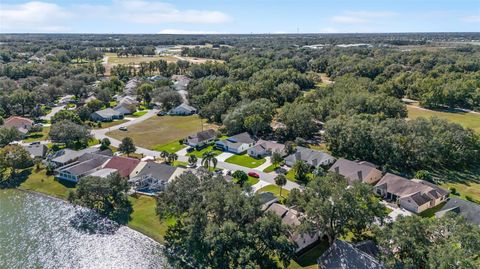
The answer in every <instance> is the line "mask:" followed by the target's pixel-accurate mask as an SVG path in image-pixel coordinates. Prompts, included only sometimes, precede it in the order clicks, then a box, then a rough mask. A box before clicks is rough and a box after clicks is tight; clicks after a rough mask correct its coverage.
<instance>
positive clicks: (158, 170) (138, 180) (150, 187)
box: [128, 162, 186, 194]
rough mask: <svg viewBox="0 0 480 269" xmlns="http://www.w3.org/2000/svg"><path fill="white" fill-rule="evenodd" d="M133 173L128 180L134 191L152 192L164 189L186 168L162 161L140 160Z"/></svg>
mask: <svg viewBox="0 0 480 269" xmlns="http://www.w3.org/2000/svg"><path fill="white" fill-rule="evenodd" d="M139 167H141V168H140V169H139V170H138V171H136V173H135V175H131V179H130V180H129V181H128V182H129V183H130V184H131V185H132V186H133V188H134V190H135V191H138V192H144V193H149V194H153V193H156V192H159V191H162V190H164V189H165V187H166V185H167V184H168V183H169V182H171V181H172V180H174V179H175V178H176V177H177V176H179V175H181V174H182V173H183V172H185V171H186V170H185V169H183V168H180V167H175V166H170V165H167V164H164V163H155V162H141V163H140V165H139Z"/></svg>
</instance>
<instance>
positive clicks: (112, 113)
mask: <svg viewBox="0 0 480 269" xmlns="http://www.w3.org/2000/svg"><path fill="white" fill-rule="evenodd" d="M90 118H91V119H92V120H93V121H112V120H118V119H122V118H123V114H122V113H121V112H120V111H118V110H115V109H113V108H105V109H102V110H98V111H95V112H93V113H92V114H91V115H90Z"/></svg>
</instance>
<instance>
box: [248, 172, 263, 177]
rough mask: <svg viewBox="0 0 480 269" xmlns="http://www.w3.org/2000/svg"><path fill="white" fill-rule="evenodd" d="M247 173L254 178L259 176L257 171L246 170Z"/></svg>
mask: <svg viewBox="0 0 480 269" xmlns="http://www.w3.org/2000/svg"><path fill="white" fill-rule="evenodd" d="M248 175H249V176H251V177H254V178H259V177H260V175H259V174H258V173H256V172H253V171H250V172H248Z"/></svg>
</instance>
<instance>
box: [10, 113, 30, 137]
mask: <svg viewBox="0 0 480 269" xmlns="http://www.w3.org/2000/svg"><path fill="white" fill-rule="evenodd" d="M3 126H4V127H15V128H17V129H18V131H20V132H21V133H23V134H26V133H28V130H29V129H30V128H31V127H32V126H33V121H32V120H31V119H27V118H24V117H19V116H11V117H9V118H7V119H6V120H5V121H4V122H3Z"/></svg>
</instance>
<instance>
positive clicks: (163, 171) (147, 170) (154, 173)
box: [135, 162, 177, 181]
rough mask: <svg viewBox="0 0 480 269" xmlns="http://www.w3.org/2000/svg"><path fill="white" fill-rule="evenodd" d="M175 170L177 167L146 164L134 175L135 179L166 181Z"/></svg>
mask: <svg viewBox="0 0 480 269" xmlns="http://www.w3.org/2000/svg"><path fill="white" fill-rule="evenodd" d="M176 170H177V167H174V166H170V165H167V164H163V163H154V162H148V163H147V164H145V166H144V167H143V168H142V170H140V172H138V174H137V175H135V177H142V176H150V177H153V178H155V179H159V180H163V181H168V180H169V179H170V177H171V176H172V175H173V174H174V173H175V171H176Z"/></svg>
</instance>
